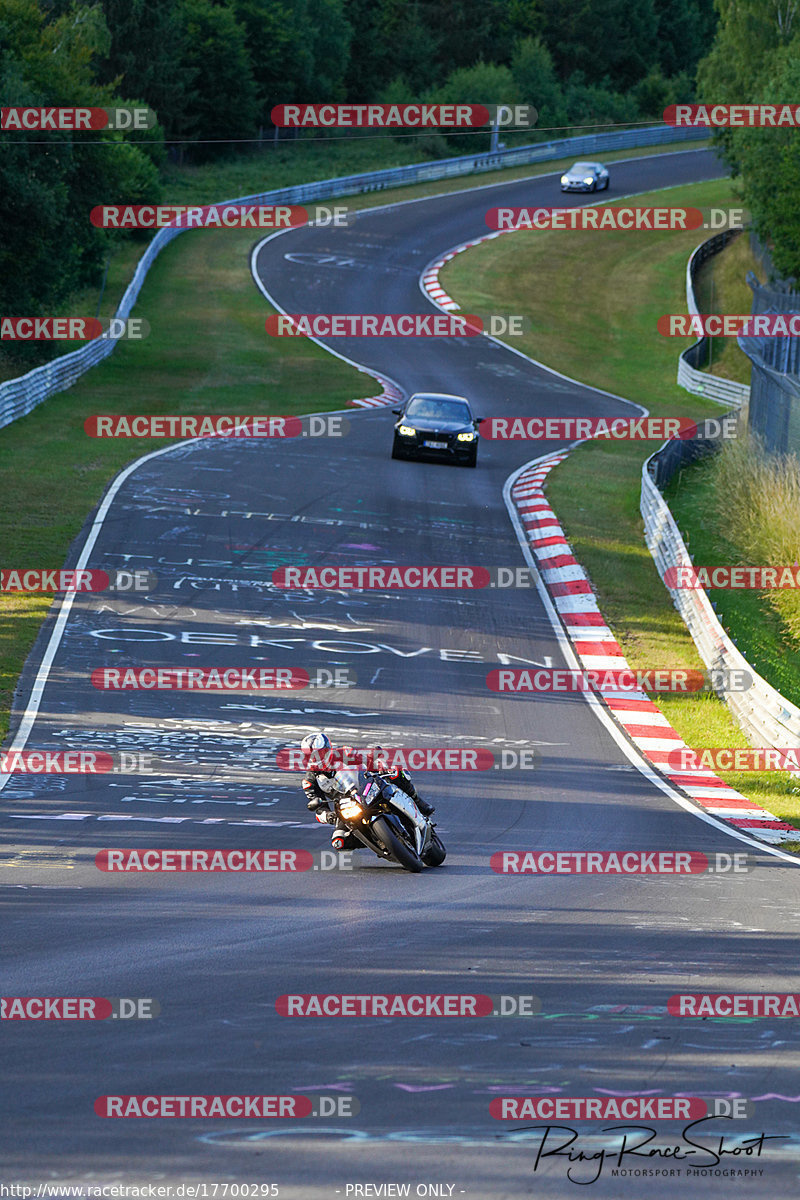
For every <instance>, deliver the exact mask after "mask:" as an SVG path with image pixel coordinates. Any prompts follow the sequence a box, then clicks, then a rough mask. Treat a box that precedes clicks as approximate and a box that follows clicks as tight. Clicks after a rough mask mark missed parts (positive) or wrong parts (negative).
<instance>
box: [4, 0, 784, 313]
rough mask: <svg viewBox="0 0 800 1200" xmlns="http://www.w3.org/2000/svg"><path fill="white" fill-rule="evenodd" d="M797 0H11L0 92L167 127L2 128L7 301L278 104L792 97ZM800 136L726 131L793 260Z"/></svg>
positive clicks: (591, 109) (78, 266)
mask: <svg viewBox="0 0 800 1200" xmlns="http://www.w3.org/2000/svg"><path fill="white" fill-rule="evenodd" d="M796 7H797V0H735V2H734V0H716V3H714V2H713V0H102V2H100V3H95V4H86V3H76V2H74V0H73V2H71V3H68V2H67V0H40V2H39V3H36V2H35V0H0V96H2V103H3V105H5V106H11V105H31V106H32V105H43V104H48V105H75V104H81V105H94V106H100V107H104V106H108V105H110V104H114V103H117V104H127V103H138V104H146V105H148V106H149V107H150V108H151V109H152V110H153V111H154V112H155V113H156V114H157V118H158V124H157V125H156V127H155V128H154V129H148V130H145V131H142V132H140V133H131V134H123V133H119V132H117V133H112V132H108V131H100V132H96V133H91V134H87V133H80V134H70V133H67V132H47V133H44V132H37V133H36V134H35V135H31V134H26V133H14V132H4V133H3V134H1V135H0V230H1V231H2V233H0V238H2V241H0V311H2V312H4V313H5V314H8V315H18V314H19V315H23V314H24V315H36V314H39V313H43V312H47V311H52V308H53V306H54V305H57V304H58V303H59V302H60V301H63V299H64V298H65V297H67V296H68V295H70V293H71V292H73V291H74V290H75V289H76V288H78V287H81V286H86V285H88V284H91V283H92V282H94V281H96V280H97V279H98V277H99V274H100V272H101V270H102V264H103V260H104V256H105V254H106V252H107V246H108V238H109V237H110V236H112V235H110V234H108V233H106V232H105V231H102V230H98V229H95V228H94V227H93V226H91V225H90V224H89V222H88V221H87V213H88V212H89V210H90V209H91V208H92V206H93V205H94V204H96V203H98V202H100V201H101V200H107V201H110V200H112V199H114V200H116V199H118V198H124V200H125V201H126V202H130V203H137V202H144V201H153V200H157V199H159V198H161V195H162V178H161V173H162V169H163V167H164V164H165V163H166V162H167V159H168V157H172V158H175V157H176V156H178V157H179V158H180V160H181V161H182V162H190V163H191V162H208V161H213V160H214V159H220V158H223V159H225V158H230V157H231V156H232V155H242V154H246V153H250V154H252V153H256V152H260V153H262V154H263V153H265V152H266V151H265V148H264V147H265V144H267V145H269V141H270V139H271V138H272V136H273V134H274V132H275V131H273V130H272V128H271V126H270V111H271V109H272V107H273V106H274V105H276V104H280V103H285V102H291V101H299V102H320V101H331V100H333V101H366V100H369V101H381V100H384V101H386V100H391V101H402V100H423V101H455V100H460V101H471V102H477V103H481V102H489V101H502V102H526V103H530V104H533V105H535V106H536V108H537V109H538V110H539V124H538V129H537V130H536V131H535V133H534V134H533V136H534V137H538V138H548V137H554V136H560V135H564V134H567V133H568V132H570V130H572V129H575V128H586V127H589V126H602V125H608V126H611V125H618V124H626V123H634V122H641V121H654V122H657V121H659V120H660V119H661V114H662V112H663V109H664V108H665V107H666V106H667V105H668V104H672V103H675V102H681V101H691V100H695V99H710V100H713V101H716V102H720V101H726V100H736V101H737V102H740V101H748V100H755V99H764V100H775V99H782V100H786V101H789V100H791V99H793V98H795V99H796V97H797V95H798V86H797V84H798V82H800V53H798V49H799V48H800V28H798V29H796V28H795V26H794V23H793V16H794V10H795V8H796ZM281 136H282V137H288V136H297V135H296V134H295V133H294V132H293V133H292V135H289V134H287V132H286V131H283V132H282V134H281ZM299 136H300V138H302V137H303V136H305V135H304V134H300V135H299ZM355 136H358V134H355ZM385 136H386V138H387V144H388V145H390V144H391V137H392V135H391V134H390V133H387V134H386V135H385ZM461 136H462V137H463V135H461ZM474 136H475V135H473V137H474ZM481 136H483V137H485V136H486V135H485V134H484V135H481ZM531 136H532V135H531V134H530V132H527V133H526V136H525V140H528V141H529V140H531ZM797 138H798V134H797V133H796V132H794V131H788V132H787V131H777V130H750V131H744V130H743V131H736V132H735V133H730V132H726V133H725V134H724V135H723V137H722V141H723V143H724V150H725V153H726V155H727V156H728V157H729V160H730V162H731V163H732V164H733V165H734V166H735V167H736V169H737V170H739V171H740V172H741V173H742V176H743V179H744V189H745V199H746V201H747V202H748V204H749V207H750V208H751V209H752V211H753V213H754V216H755V219H756V223H757V224H758V226H759V229H760V232H762V234H764V235H765V236H766V237H767V238H768V239H769V240H771V241H772V242H773V243H774V250H775V261H776V263H778V264H779V265H780V266H781V267H782V268H783V269H785V270H787V271H791V270H797V264H798V262H800V220H798V218H797V216H796V215H795V212H796V203H795V198H796V195H797V186H796V184H797V182H800V180H799V179H798V178H797V176H798V173H800V159H799V158H798V153H797V144H798V143H797ZM460 146H463V142H462V143H460V144H459V142H458V140H457V138H456V137H448V138H444V137H439V138H436V139H431V138H430V137H428V138H427V140H426V139H425V137H424V135H423V136H421V137H420V140H419V154H418V157H420V158H422V157H424V156H425V155H426V154H430V153H434V152H435V154H436V156H439V157H440V156H442V155H443V154H447V153H458V152H459V148H460ZM387 161H388V160H387ZM793 210H795V211H794V212H793ZM54 268H56V269H54ZM798 273H800V272H798Z"/></svg>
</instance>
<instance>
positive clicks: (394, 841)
mask: <svg viewBox="0 0 800 1200" xmlns="http://www.w3.org/2000/svg"><path fill="white" fill-rule="evenodd" d="M372 832H373V833H374V835H375V837H376V838H377V839H378V841H379V842H380V844H381V845H382V846H383V848H384V850H386V851H388V853H389V854H390V855H391V856H392V858H393V859H394V860H395V862H397V863H399V864H400V866H401V867H405V869H406V870H407V871H414V872H415V873H416V872H417V871H421V870H422V861H421V859H420V857H419V855H418V854H417V852H416V850H412V849H411V847H410V846H408V845H407V844H406V843H405V842H404V841H403V839H402V838H401V837H400V836H399V834H396V833H395V831H394V830H393V829H392V827H391V825H390V824H389V822H388V821H387V820H386V817H376V818H375V820H374V821H373V822H372Z"/></svg>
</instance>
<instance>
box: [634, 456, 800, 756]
mask: <svg viewBox="0 0 800 1200" xmlns="http://www.w3.org/2000/svg"><path fill="white" fill-rule="evenodd" d="M671 445H672V443H670V442H665V443H664V445H663V446H662V447H661V449H660V450H658V451H656V453H655V454H654V455H653V456H652V457H651V458H649V459H648V460H647V461H646V463H645V464H644V467H643V469H642V493H641V505H640V507H641V513H642V517H643V518H644V536H645V541H646V542H647V547H648V549H649V551H650V553H651V554H652V556H653V559H654V561H655V564H656V567H657V569H658V573H659V575H660V576H661V579H662V581H663V579H664V573H665V572H666V570H667V568H668V567H680V566H691V565H692V559H691V556H690V554H689V551H688V550H687V548H686V545H685V543H684V541H683V538H682V537H681V535H680V533H679V531H678V526H677V525H676V524H675V519H674V517H673V516H672V513H671V512H670V510H669V506H668V505H667V503H666V501H665V500H664V497H663V496H662V495H661V492H660V491H659V490H658V488H657V487H656V484H655V478H654V477H655V476H656V475H657V473H658V464H659V458H660V456H663V455H664V454H665V453H669V447H670V446H671ZM676 465H677V463H676ZM664 586H665V587H666V586H667V585H666V584H664ZM668 591H669V593H670V595H671V597H672V602H673V604H674V605H675V607H676V608H677V610H678V612H679V613H680V615H681V617H682V618H683V620H684V622H685V624H686V627H687V629H688V630H689V633H690V634H691V635H692V639H693V641H694V644H695V645H696V646H697V649H698V652H699V654H700V657H701V658H702V660H703V662H704V663H705V664H706V666H707V667H708V668H709V669H715V668H721V669H725V670H742V671H747V672H748V673H749V675H750V676H751V677H752V679H753V685H752V687H751V688H749V690H748V691H745V692H726V693H725V695H724V697H723V698H724V700H725V701H726V702H727V704H728V707H729V708H730V710H731V712H732V713H733V714H734V716H735V717H736V720H737V721H738V722H739V725H740V726H741V728H742V730H743V731H744V733H745V734H746V736H747V737H748V739H749V740H750V742H751V743H752V745H754V746H771V747H774V748H775V749H788V748H790V747H795V746H800V708H797V707H796V706H795V705H794V704H791V703H790V702H789V701H788V700H786V699H785V698H784V697H783V696H782V695H781V694H780V692H778V691H776V690H775V688H774V687H772V685H771V684H769V683H767V681H766V679H763V678H762V677H761V676H760V675H757V674H756V673H755V671H754V670H753V669H752V667H751V666H750V665H749V663H748V662H747V660H746V659H745V657H744V656H743V655H742V654H741V653H740V652H739V651H738V650H737V649H736V646H734V644H733V642H732V641H731V639H730V638H729V637H728V635H727V633H726V632H725V630H724V629H723V628H722V625H721V624H720V622H719V621H718V620H717V616H716V614H715V612H714V609H713V608H712V607H711V601H710V600H709V598H708V596H707V594H706V592H705V591H704V590H703V589H702V588H697V589H695V588H668Z"/></svg>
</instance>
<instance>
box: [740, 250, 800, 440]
mask: <svg viewBox="0 0 800 1200" xmlns="http://www.w3.org/2000/svg"><path fill="white" fill-rule="evenodd" d="M747 282H748V284H749V285H750V288H751V289H752V292H753V307H752V311H753V312H754V313H796V312H800V293H798V292H795V291H792V290H791V288H792V285H795V286H796V280H783V281H780V282H777V283H776V282H773V283H771V284H763V283H760V282H759V280H758V279H757V278H756V276H755V275H754V274H753V272H752V271H750V272H748V275H747ZM738 342H739V348H740V349H741V350H742V351H743V352H744V353H745V354H746V355H747V357H748V358H749V359H750V362H751V363H752V374H751V388H750V405H749V409H748V423H749V426H750V429H751V430H752V432H753V433H756V434H758V436H759V438H760V439H761V442H762V444H763V446H764V449H765V450H767V451H768V452H769V453H770V454H795V455H796V454H800V338H797V337H778V338H766V337H739V338H738Z"/></svg>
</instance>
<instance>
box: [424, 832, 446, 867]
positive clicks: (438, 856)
mask: <svg viewBox="0 0 800 1200" xmlns="http://www.w3.org/2000/svg"><path fill="white" fill-rule="evenodd" d="M446 858H447V851H446V850H445V848H444V842H443V841H442V839H441V838H440V837H439V835H438V833H433V834H432V835H431V840H430V845H429V846H428V849H427V850H426V851H425V852H424V853H423V855H422V861H423V862H424V863H425V866H426V867H440V866H441V865H442V863H443V862H444V860H445V859H446Z"/></svg>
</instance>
